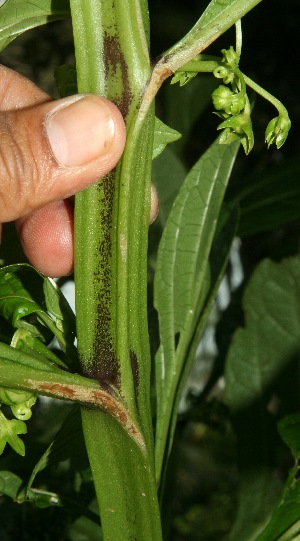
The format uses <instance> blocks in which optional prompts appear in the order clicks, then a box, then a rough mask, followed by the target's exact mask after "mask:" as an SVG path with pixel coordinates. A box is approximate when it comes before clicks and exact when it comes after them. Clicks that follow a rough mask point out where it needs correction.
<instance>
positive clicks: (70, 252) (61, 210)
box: [16, 200, 74, 277]
mask: <svg viewBox="0 0 300 541" xmlns="http://www.w3.org/2000/svg"><path fill="white" fill-rule="evenodd" d="M16 227H17V231H18V234H19V237H20V240H21V243H22V247H23V250H24V253H25V255H26V256H27V258H28V259H29V261H30V262H31V263H32V265H33V266H34V267H36V268H37V269H38V270H39V271H40V272H42V273H44V274H45V275H46V276H52V277H56V276H65V275H67V274H70V273H71V272H72V270H73V263H74V249H73V243H74V226H73V207H72V205H71V204H70V203H69V202H68V201H67V200H65V201H57V202H54V203H50V204H49V205H47V206H46V207H43V208H41V209H38V210H36V211H35V212H33V213H32V214H30V215H29V216H26V217H25V218H22V219H20V220H18V221H17V222H16Z"/></svg>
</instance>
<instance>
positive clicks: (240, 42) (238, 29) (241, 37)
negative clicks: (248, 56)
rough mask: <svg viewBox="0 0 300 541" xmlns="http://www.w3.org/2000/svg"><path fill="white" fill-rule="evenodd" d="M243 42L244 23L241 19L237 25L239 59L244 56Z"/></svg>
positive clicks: (236, 48) (236, 49)
mask: <svg viewBox="0 0 300 541" xmlns="http://www.w3.org/2000/svg"><path fill="white" fill-rule="evenodd" d="M242 42H243V34H242V21H241V19H239V20H238V21H236V23H235V51H236V53H237V54H238V55H239V57H240V56H241V54H242Z"/></svg>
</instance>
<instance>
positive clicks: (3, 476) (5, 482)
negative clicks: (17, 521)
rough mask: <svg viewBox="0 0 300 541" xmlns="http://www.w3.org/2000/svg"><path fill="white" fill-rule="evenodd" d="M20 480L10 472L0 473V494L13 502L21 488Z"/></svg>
mask: <svg viewBox="0 0 300 541" xmlns="http://www.w3.org/2000/svg"><path fill="white" fill-rule="evenodd" d="M22 483H23V481H22V479H21V478H20V477H19V476H18V475H15V474H14V473H12V472H10V471H5V470H3V471H0V494H5V496H9V497H10V498H13V499H14V500H15V499H16V498H17V496H18V493H19V491H20V488H21V486H22Z"/></svg>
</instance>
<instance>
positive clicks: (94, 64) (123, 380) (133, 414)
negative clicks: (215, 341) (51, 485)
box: [71, 0, 161, 541]
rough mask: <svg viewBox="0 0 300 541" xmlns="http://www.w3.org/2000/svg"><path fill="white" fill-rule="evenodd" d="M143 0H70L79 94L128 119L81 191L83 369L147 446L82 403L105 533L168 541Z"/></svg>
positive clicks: (78, 248)
mask: <svg viewBox="0 0 300 541" xmlns="http://www.w3.org/2000/svg"><path fill="white" fill-rule="evenodd" d="M145 7H146V2H145V1H144V0H142V1H139V0H130V1H127V2H124V0H101V1H100V0H94V1H90V0H89V1H87V0H71V12H72V21H73V29H74V41H75V51H76V62H77V77H78V90H79V92H95V93H99V94H101V95H104V96H106V97H108V98H109V99H111V100H113V101H114V102H115V103H116V104H117V105H118V106H119V108H120V109H121V111H122V113H123V115H124V118H125V120H126V125H127V143H126V148H125V151H124V155H123V158H122V160H121V162H120V163H119V165H118V166H117V168H116V169H115V170H114V171H113V172H112V173H111V174H109V175H107V176H106V177H105V178H103V179H101V180H100V181H99V182H98V184H97V186H95V187H93V188H90V189H89V190H86V191H85V192H83V193H81V194H80V195H78V196H76V204H75V284H76V312H77V333H78V350H79V355H80V362H81V366H82V371H83V372H84V374H86V375H90V376H91V377H93V378H95V379H98V380H99V381H101V384H102V386H105V385H107V388H109V387H110V386H113V387H116V388H117V389H118V392H119V394H120V396H121V397H122V402H123V404H124V405H125V408H127V413H128V415H129V416H130V418H131V419H133V420H134V423H135V425H136V426H138V427H139V431H140V432H141V434H142V435H143V438H144V449H143V447H142V446H140V445H137V444H136V443H135V442H134V440H133V439H132V438H131V437H129V434H128V431H127V432H126V430H124V427H122V425H121V424H120V423H117V422H116V421H115V420H114V419H113V416H112V415H107V413H103V412H101V411H93V410H89V409H83V412H82V419H83V428H84V435H85V440H86V444H87V450H88V454H89V458H90V463H91V468H92V471H93V473H94V481H95V487H96V492H97V497H98V501H99V505H100V516H101V521H102V527H103V532H104V538H105V541H108V540H112V541H115V540H116V539H122V540H124V541H126V540H127V539H128V540H129V539H133V538H134V539H139V540H145V541H146V540H147V541H148V540H150V539H153V540H155V541H156V540H158V541H159V539H161V527H160V518H159V511H158V502H157V493H156V485H155V474H154V452H153V442H152V422H151V412H150V354H149V344H148V326H147V312H146V310H147V302H146V292H147V236H148V222H149V214H150V184H151V157H152V138H153V122H154V118H153V110H152V109H151V110H150V111H149V112H148V114H147V116H146V117H144V118H141V117H140V115H139V106H140V103H141V101H142V96H143V91H144V88H145V86H146V83H147V80H148V78H149V75H150V62H149V56H148V37H147V32H148V29H147V28H146V31H145V26H146V27H148V21H147V20H145V19H146V14H147V12H146V9H145Z"/></svg>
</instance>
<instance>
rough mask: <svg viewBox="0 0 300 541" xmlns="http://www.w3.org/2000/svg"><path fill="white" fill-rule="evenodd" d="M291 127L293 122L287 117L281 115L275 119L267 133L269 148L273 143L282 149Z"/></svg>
mask: <svg viewBox="0 0 300 541" xmlns="http://www.w3.org/2000/svg"><path fill="white" fill-rule="evenodd" d="M290 127H291V121H290V119H289V117H288V116H287V115H279V116H277V117H276V118H273V119H272V120H271V121H270V122H269V124H268V126H267V129H266V133H265V140H266V143H267V145H268V148H269V147H270V145H272V144H273V143H275V144H276V147H277V148H280V147H282V145H283V144H284V143H285V141H286V138H287V136H288V133H289V129H290Z"/></svg>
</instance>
